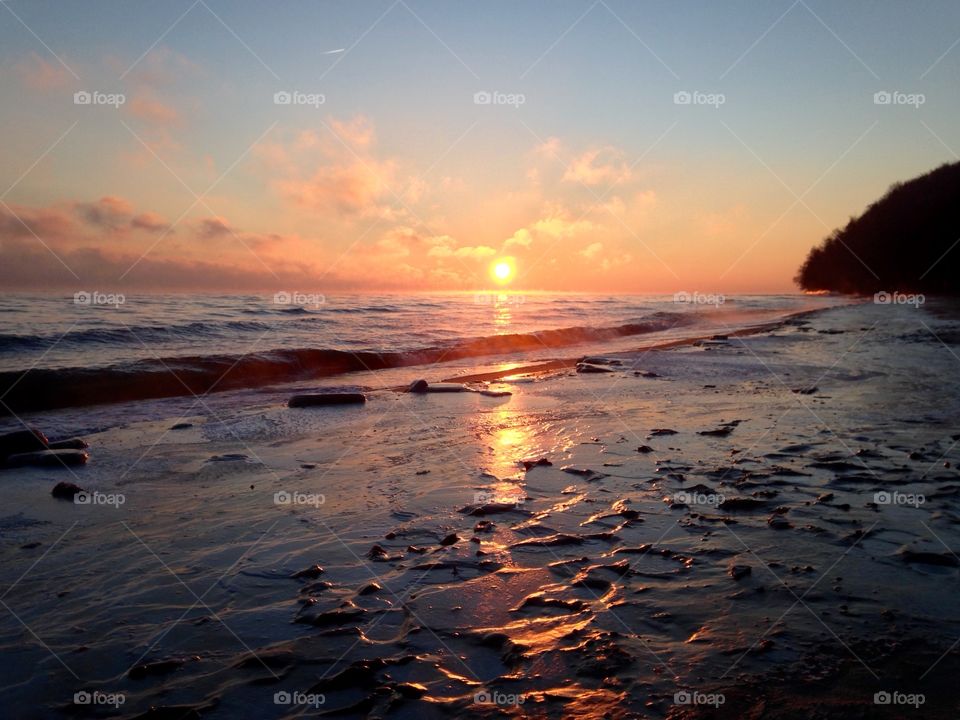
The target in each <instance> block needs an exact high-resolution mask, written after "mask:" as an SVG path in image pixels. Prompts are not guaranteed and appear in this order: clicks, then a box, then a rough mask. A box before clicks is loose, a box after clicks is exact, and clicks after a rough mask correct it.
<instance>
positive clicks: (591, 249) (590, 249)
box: [580, 242, 603, 260]
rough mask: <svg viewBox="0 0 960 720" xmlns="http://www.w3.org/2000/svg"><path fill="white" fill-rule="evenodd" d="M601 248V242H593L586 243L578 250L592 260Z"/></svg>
mask: <svg viewBox="0 0 960 720" xmlns="http://www.w3.org/2000/svg"><path fill="white" fill-rule="evenodd" d="M601 250H603V243H599V242H595V243H590V244H589V245H587V246H586V247H585V248H584V249H583V250H581V251H580V254H581V255H583V256H584V257H585V258H587V260H593V259H594V258H595V257H596V256H597V255H598V254H599V253H600V251H601Z"/></svg>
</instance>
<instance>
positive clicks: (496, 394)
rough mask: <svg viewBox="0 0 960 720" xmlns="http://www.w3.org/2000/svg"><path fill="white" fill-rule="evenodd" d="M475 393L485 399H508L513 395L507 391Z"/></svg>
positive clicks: (480, 391) (479, 391) (481, 391)
mask: <svg viewBox="0 0 960 720" xmlns="http://www.w3.org/2000/svg"><path fill="white" fill-rule="evenodd" d="M477 393H479V394H480V395H485V396H487V397H510V396H511V395H513V393H512V392H510V391H509V390H477Z"/></svg>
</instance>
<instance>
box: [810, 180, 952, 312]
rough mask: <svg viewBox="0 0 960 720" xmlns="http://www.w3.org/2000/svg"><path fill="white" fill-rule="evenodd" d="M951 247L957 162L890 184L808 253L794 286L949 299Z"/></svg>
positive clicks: (950, 293)
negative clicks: (865, 207) (908, 294)
mask: <svg viewBox="0 0 960 720" xmlns="http://www.w3.org/2000/svg"><path fill="white" fill-rule="evenodd" d="M958 241H960V163H953V164H945V165H941V166H940V167H938V168H937V169H935V170H931V171H930V172H928V173H926V174H925V175H921V176H919V177H917V178H914V179H913V180H910V181H908V182H905V183H895V184H894V185H892V186H891V187H890V189H889V190H888V191H887V192H886V194H885V195H884V196H883V197H882V198H880V199H879V200H877V201H876V202H875V203H873V204H872V205H870V207H868V208H867V210H866V211H865V212H864V213H863V214H862V215H861V216H860V217H857V218H851V219H850V221H849V222H848V223H847V225H846V227H844V228H843V229H837V230H834V231H833V232H832V233H831V234H830V235H829V237H827V238H826V239H825V240H824V241H823V242H822V243H820V245H818V246H817V247H815V248H813V249H812V250H810V254H809V255H807V259H806V260H805V261H804V263H803V265H802V266H801V267H800V270H799V272H798V273H797V276H796V278H795V282H796V283H797V284H798V285H799V286H800V287H801V288H803V289H804V290H833V291H836V292H846V293H865V294H871V293H875V292H879V291H881V290H886V291H889V292H893V291H901V292H924V293H932V294H945V295H955V294H958V293H960V275H958V273H960V242H958ZM955 244H956V245H957V247H956V248H954V245H955Z"/></svg>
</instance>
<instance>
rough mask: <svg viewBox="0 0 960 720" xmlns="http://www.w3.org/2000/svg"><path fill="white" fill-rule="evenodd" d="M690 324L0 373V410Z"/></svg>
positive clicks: (243, 384) (254, 382) (249, 384)
mask: <svg viewBox="0 0 960 720" xmlns="http://www.w3.org/2000/svg"><path fill="white" fill-rule="evenodd" d="M692 321H693V319H692V318H691V317H690V316H688V315H684V314H679V313H668V312H657V313H653V314H651V315H650V316H648V317H645V318H643V319H640V320H638V321H636V322H631V323H626V324H623V325H615V326H611V327H568V328H559V329H554V330H541V331H539V332H534V333H527V334H519V333H517V334H508V335H494V336H488V337H478V338H470V339H466V340H460V341H458V342H455V343H453V344H450V345H448V346H430V347H424V348H420V349H416V350H412V351H383V352H381V351H374V350H358V351H348V350H336V349H319V348H303V349H278V350H269V351H265V352H259V353H251V354H244V355H206V356H185V357H173V358H165V359H149V360H138V361H135V362H131V363H127V364H123V365H110V366H107V367H98V368H79V367H77V368H64V369H32V370H30V371H28V372H27V373H22V372H0V397H3V398H4V399H3V407H2V408H0V412H13V413H20V412H29V411H39V410H53V409H56V408H63V407H76V406H81V405H96V404H102V403H113V402H124V401H130V400H146V399H151V398H163V397H176V396H182V395H189V394H194V395H202V394H204V393H209V392H220V391H224V390H235V389H240V388H254V387H260V386H263V385H270V384H275V383H281V382H292V381H296V380H307V379H312V378H318V377H328V376H331V375H338V374H342V373H347V372H355V371H363V370H385V369H388V368H397V367H408V366H415V365H424V364H434V363H440V362H446V361H451V360H459V359H463V358H471V357H480V356H484V355H504V354H509V353H522V352H530V351H535V350H542V349H544V348H558V347H565V346H569V345H576V344H580V343H587V342H598V341H604V340H611V339H615V338H619V337H626V336H630V335H643V334H647V333H652V332H658V331H662V330H669V329H671V328H674V327H677V326H680V325H683V324H688V323H690V322H692ZM184 327H187V326H184ZM164 330H166V329H164ZM82 332H83V333H113V332H120V333H124V332H127V331H126V330H102V331H99V330H98V331H86V330H85V331H82ZM128 334H129V333H128Z"/></svg>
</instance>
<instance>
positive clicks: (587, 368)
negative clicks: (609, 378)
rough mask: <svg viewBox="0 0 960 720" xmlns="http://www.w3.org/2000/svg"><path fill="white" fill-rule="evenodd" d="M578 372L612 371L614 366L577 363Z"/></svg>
mask: <svg viewBox="0 0 960 720" xmlns="http://www.w3.org/2000/svg"><path fill="white" fill-rule="evenodd" d="M577 372H578V373H611V372H613V368H608V367H603V366H602V365H591V364H590V363H577Z"/></svg>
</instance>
